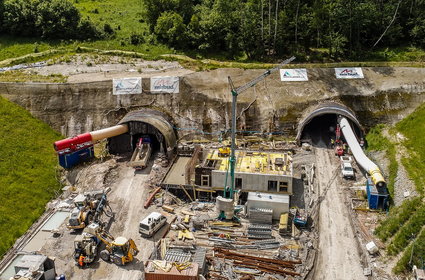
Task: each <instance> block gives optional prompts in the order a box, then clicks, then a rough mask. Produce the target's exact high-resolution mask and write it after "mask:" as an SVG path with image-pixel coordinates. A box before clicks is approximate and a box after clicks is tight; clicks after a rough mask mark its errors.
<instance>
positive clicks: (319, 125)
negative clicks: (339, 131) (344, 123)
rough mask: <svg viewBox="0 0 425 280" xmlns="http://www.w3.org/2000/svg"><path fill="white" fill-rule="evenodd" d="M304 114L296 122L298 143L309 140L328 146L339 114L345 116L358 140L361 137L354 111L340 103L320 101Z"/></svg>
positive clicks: (333, 135)
mask: <svg viewBox="0 0 425 280" xmlns="http://www.w3.org/2000/svg"><path fill="white" fill-rule="evenodd" d="M304 116H305V117H304V118H303V119H302V120H301V121H300V122H299V124H298V131H297V137H296V140H297V142H298V144H301V143H302V142H311V143H312V144H313V145H316V146H317V145H320V146H323V145H325V146H329V144H330V142H331V138H333V139H335V131H336V127H337V123H338V117H339V116H341V117H345V118H346V119H347V120H348V121H349V123H350V125H351V127H352V129H353V131H354V133H355V135H356V137H357V138H358V140H359V141H360V139H361V138H362V137H363V129H362V127H361V125H360V123H359V121H358V120H357V118H356V116H355V114H354V112H353V111H351V110H350V109H349V108H347V107H346V106H344V105H342V104H339V103H335V102H326V103H321V104H319V105H316V106H315V107H314V108H312V109H310V110H308V111H307V113H305V114H304ZM341 137H343V135H341Z"/></svg>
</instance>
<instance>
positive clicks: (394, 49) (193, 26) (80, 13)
mask: <svg viewBox="0 0 425 280" xmlns="http://www.w3.org/2000/svg"><path fill="white" fill-rule="evenodd" d="M353 3H354V2H353ZM353 3H351V2H350V5H347V3H346V1H343V0H332V1H328V0H326V1H325V0H320V1H304V2H303V1H301V2H300V1H299V0H290V1H285V2H284V3H281V2H279V1H278V0H274V1H268V2H267V1H260V0H249V1H238V0H235V1H222V0H213V1H210V0H208V1H207V0H161V1H157V0H138V1H130V0H119V1H118V0H70V1H63V0H51V1H48V0H38V1H26V0H4V1H3V0H0V34H9V35H0V61H2V60H5V59H8V58H12V57H20V56H23V55H26V54H31V53H40V52H44V51H47V50H60V51H61V52H68V53H72V52H75V51H76V49H77V48H78V47H79V46H80V47H81V46H84V47H90V48H96V49H102V50H125V51H135V52H139V53H143V54H145V55H146V57H149V58H158V57H159V55H161V54H176V53H177V54H184V55H188V56H190V57H191V58H195V59H204V58H209V59H211V58H212V59H217V60H230V61H244V62H255V61H256V62H276V61H277V60H281V59H282V58H285V57H289V56H291V55H295V56H296V57H297V60H296V63H300V62H301V63H304V62H307V63H331V62H340V61H343V62H346V61H351V62H365V61H366V62H371V61H373V62H376V61H379V62H384V61H385V62H387V61H390V62H406V61H409V62H421V63H423V61H424V57H425V51H424V42H425V31H424V27H423V26H424V24H423V22H425V17H424V14H423V13H422V12H420V11H422V10H423V9H424V8H425V3H423V2H421V1H414V2H412V3H410V2H400V3H399V1H396V0H391V1H384V2H382V1H381V2H377V1H373V0H365V1H361V3H359V4H358V5H357V4H356V5H354V4H353ZM52 5H54V6H53V8H52V7H50V6H52ZM55 7H56V8H55ZM10 11H12V12H10ZM34 11H35V13H34ZM394 11H396V17H395V20H394V22H392V21H391V19H392V18H393V17H394ZM2 12H3V15H2ZM15 12H16V13H15ZM68 13H71V15H72V16H73V17H70V16H69V14H68ZM52 22H54V23H56V24H51V23H52ZM340 22H344V23H345V24H343V25H341V24H340ZM390 22H391V24H390V26H388V27H390V28H388V29H386V26H387V25H388V23H390ZM2 23H3V25H2ZM16 23H20V24H16ZM59 23H61V24H59ZM73 24H75V26H73ZM2 29H3V30H2ZM381 34H382V37H380V35H381ZM31 36H34V37H31ZM51 56H54V55H51ZM46 58H49V57H48V56H47V57H46V56H44V57H39V58H38V60H43V59H46ZM29 61H31V60H29ZM25 62H26V61H25Z"/></svg>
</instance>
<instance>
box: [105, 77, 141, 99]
mask: <svg viewBox="0 0 425 280" xmlns="http://www.w3.org/2000/svg"><path fill="white" fill-rule="evenodd" d="M112 83H113V92H112V93H113V94H115V95H118V94H141V93H142V78H140V77H139V78H120V79H114V80H113V82H112Z"/></svg>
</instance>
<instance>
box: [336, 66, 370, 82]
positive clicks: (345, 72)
mask: <svg viewBox="0 0 425 280" xmlns="http://www.w3.org/2000/svg"><path fill="white" fill-rule="evenodd" d="M335 75H336V78H337V79H363V78H364V76H363V71H362V68H360V67H356V68H335Z"/></svg>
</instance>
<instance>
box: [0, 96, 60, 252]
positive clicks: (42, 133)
mask: <svg viewBox="0 0 425 280" xmlns="http://www.w3.org/2000/svg"><path fill="white" fill-rule="evenodd" d="M60 138H61V135H60V134H58V133H56V132H54V131H53V130H52V129H51V128H50V127H49V126H48V125H47V124H44V123H43V122H41V121H40V120H38V119H35V118H34V117H32V116H31V114H30V113H29V112H27V111H26V110H24V109H23V108H21V107H19V106H18V105H16V104H14V103H12V102H10V101H7V100H6V99H4V98H2V97H0V197H1V203H0V255H3V254H4V253H5V252H6V251H7V250H8V248H10V246H12V245H13V243H14V242H15V240H16V239H17V238H18V237H20V236H21V235H22V234H23V233H24V232H25V231H26V230H27V229H28V228H29V227H30V226H31V225H32V224H33V223H34V221H35V220H37V219H38V218H39V217H40V215H41V214H42V213H43V211H44V209H45V206H46V203H47V202H48V201H49V200H50V199H51V198H52V197H53V196H54V194H55V192H56V191H58V190H59V189H60V185H59V183H58V182H57V180H56V169H55V166H56V165H57V159H56V156H55V153H54V151H53V148H52V143H53V142H54V141H55V140H58V139H60Z"/></svg>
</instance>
